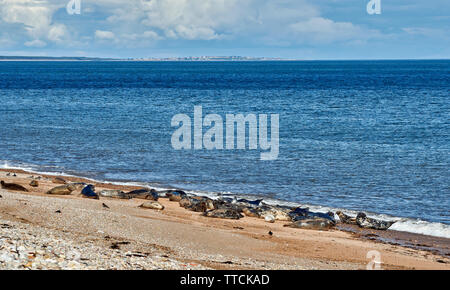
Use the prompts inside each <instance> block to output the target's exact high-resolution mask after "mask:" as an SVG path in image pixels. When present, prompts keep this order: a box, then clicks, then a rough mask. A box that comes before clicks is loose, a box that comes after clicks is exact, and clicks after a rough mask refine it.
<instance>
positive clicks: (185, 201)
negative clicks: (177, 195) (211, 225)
mask: <svg viewBox="0 0 450 290" xmlns="http://www.w3.org/2000/svg"><path fill="white" fill-rule="evenodd" d="M179 204H180V206H181V207H184V208H185V209H187V210H190V211H195V212H205V211H207V210H214V209H216V208H215V206H214V201H213V200H212V199H210V198H207V197H200V196H194V197H191V196H183V197H182V199H181V200H180V202H179Z"/></svg>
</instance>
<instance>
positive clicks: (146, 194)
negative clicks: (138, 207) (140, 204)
mask: <svg viewBox="0 0 450 290" xmlns="http://www.w3.org/2000/svg"><path fill="white" fill-rule="evenodd" d="M126 195H128V196H130V197H132V198H139V199H148V200H154V201H157V200H158V198H159V196H158V193H157V192H156V190H154V189H146V188H143V189H137V190H133V191H130V192H127V193H126Z"/></svg>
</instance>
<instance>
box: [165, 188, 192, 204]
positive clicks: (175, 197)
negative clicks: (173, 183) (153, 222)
mask: <svg viewBox="0 0 450 290" xmlns="http://www.w3.org/2000/svg"><path fill="white" fill-rule="evenodd" d="M166 196H167V197H169V200H170V201H174V202H180V200H181V199H182V198H183V196H187V194H186V192H184V191H182V190H168V191H166Z"/></svg>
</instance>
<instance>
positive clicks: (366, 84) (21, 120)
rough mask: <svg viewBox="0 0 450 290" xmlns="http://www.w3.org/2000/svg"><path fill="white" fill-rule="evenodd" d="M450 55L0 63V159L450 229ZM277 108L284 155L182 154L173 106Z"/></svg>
mask: <svg viewBox="0 0 450 290" xmlns="http://www.w3.org/2000/svg"><path fill="white" fill-rule="evenodd" d="M449 92H450V61H371V62H365V61H348V62H346V61H339V62H332V61H322V62H245V63H240V62H237V63H232V62H225V63H220V62H218V63H216V62H205V63H201V62H200V63H193V62H186V63H183V62H173V63H170V62H167V63H152V62H0V99H1V107H0V128H1V137H0V138H1V139H0V160H2V161H3V162H4V163H5V164H9V165H16V166H24V167H26V166H31V165H34V166H35V167H36V168H37V169H40V170H41V171H51V172H53V171H54V172H59V171H63V172H66V173H71V174H76V175H81V176H87V177H92V178H96V179H106V180H116V181H140V182H149V183H153V184H160V185H170V186H178V187H182V188H186V189H193V190H204V191H213V192H232V193H247V194H257V195H264V196H266V197H271V198H277V199H283V200H289V201H296V202H300V203H307V204H317V205H324V206H331V207H341V208H348V209H352V210H369V211H372V212H376V213H382V214H389V215H394V216H400V217H413V218H421V219H424V220H427V221H432V222H441V223H446V224H450V213H449V208H450V198H449V197H450V179H449V177H450V172H449V163H450V162H449V161H450V154H449V153H450V137H449V135H450V96H449ZM195 105H201V106H202V107H203V113H204V114H209V113H215V114H219V115H221V116H223V117H225V114H227V113H228V114H237V113H243V114H246V113H255V114H264V113H267V114H268V113H274V114H279V116H280V128H279V130H280V154H279V158H278V160H276V161H260V158H259V157H260V152H259V151H258V150H256V151H249V150H245V151H238V150H231V151H230V150H224V151H217V150H213V151H206V150H204V151H203V150H202V151H194V150H184V151H176V150H173V149H172V146H171V136H172V133H173V132H174V130H175V128H173V127H171V124H170V123H171V119H172V117H173V116H174V115H175V114H179V113H184V114H188V115H190V116H193V110H194V106H195Z"/></svg>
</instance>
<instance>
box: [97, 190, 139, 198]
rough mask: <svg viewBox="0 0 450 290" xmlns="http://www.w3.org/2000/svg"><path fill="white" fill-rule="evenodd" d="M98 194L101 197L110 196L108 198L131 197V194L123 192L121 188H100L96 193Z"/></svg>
mask: <svg viewBox="0 0 450 290" xmlns="http://www.w3.org/2000/svg"><path fill="white" fill-rule="evenodd" d="M98 195H100V196H102V197H110V198H120V199H131V198H133V197H132V196H131V195H129V194H127V193H125V192H123V191H122V190H106V189H105V190H102V191H100V192H99V193H98Z"/></svg>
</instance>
